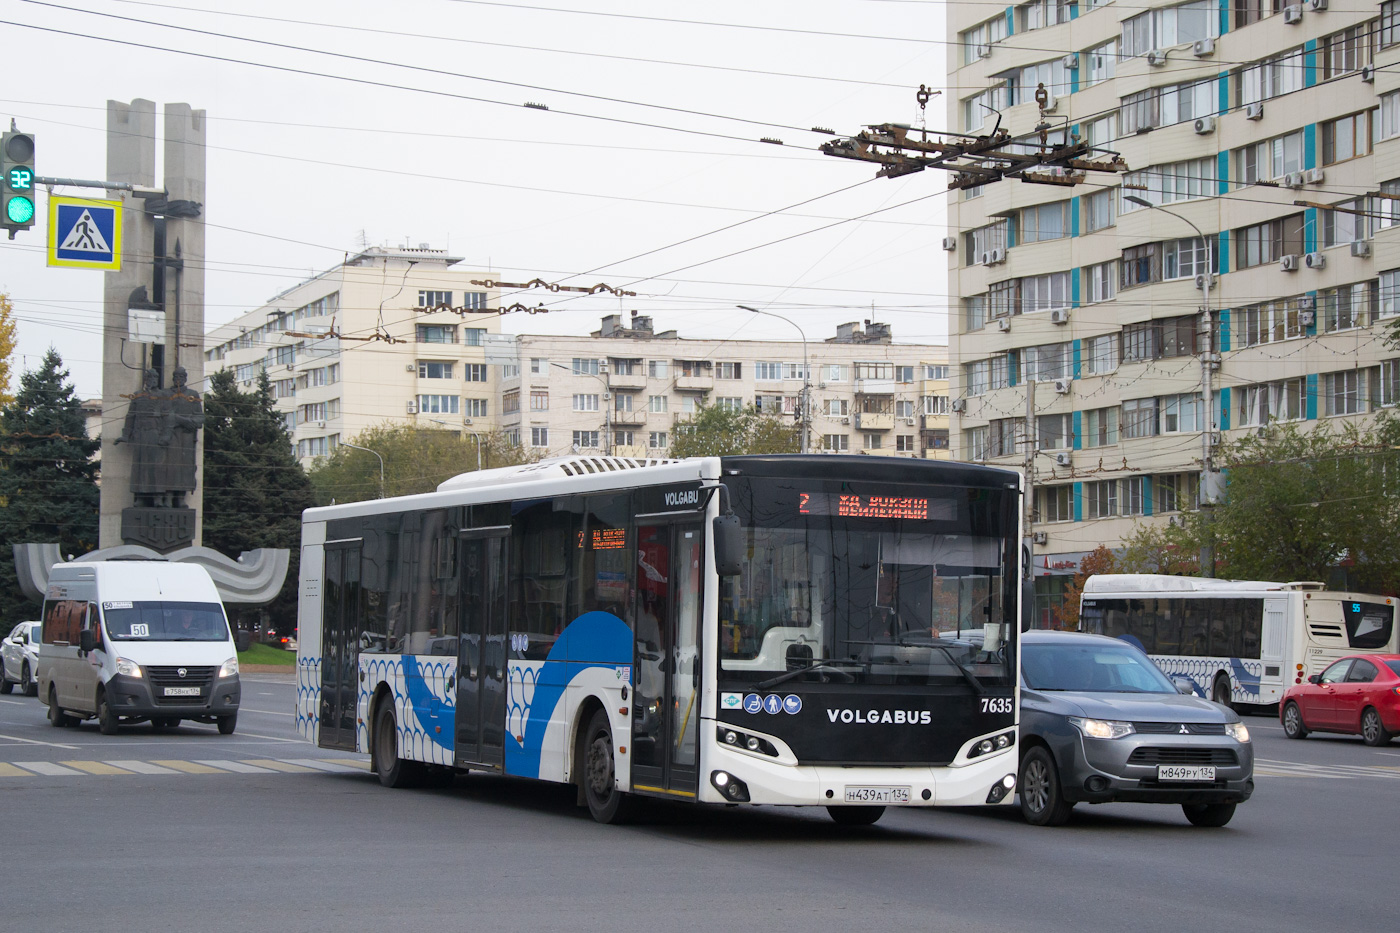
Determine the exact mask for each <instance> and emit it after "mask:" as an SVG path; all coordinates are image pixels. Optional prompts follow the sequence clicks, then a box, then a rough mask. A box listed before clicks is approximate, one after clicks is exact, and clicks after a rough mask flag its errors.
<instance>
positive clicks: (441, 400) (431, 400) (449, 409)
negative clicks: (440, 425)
mask: <svg viewBox="0 0 1400 933" xmlns="http://www.w3.org/2000/svg"><path fill="white" fill-rule="evenodd" d="M460 402H461V400H460V399H459V398H458V397H457V396H455V395H420V396H418V413H419V414H420V415H456V414H460V413H461V407H460Z"/></svg>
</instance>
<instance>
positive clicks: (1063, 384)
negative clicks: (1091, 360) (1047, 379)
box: [1055, 379, 1070, 395]
mask: <svg viewBox="0 0 1400 933" xmlns="http://www.w3.org/2000/svg"><path fill="white" fill-rule="evenodd" d="M1069 387H1070V381H1069V380H1068V379H1056V380H1055V392H1056V393H1058V394H1059V395H1068V394H1069Z"/></svg>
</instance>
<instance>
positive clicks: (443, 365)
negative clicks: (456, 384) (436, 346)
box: [418, 360, 453, 379]
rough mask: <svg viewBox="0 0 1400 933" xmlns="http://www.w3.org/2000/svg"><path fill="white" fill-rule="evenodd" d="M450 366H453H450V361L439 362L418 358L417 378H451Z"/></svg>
mask: <svg viewBox="0 0 1400 933" xmlns="http://www.w3.org/2000/svg"><path fill="white" fill-rule="evenodd" d="M452 368H453V367H452V364H451V363H447V362H439V361H437V360H419V361H418V378H419V379H451V378H452Z"/></svg>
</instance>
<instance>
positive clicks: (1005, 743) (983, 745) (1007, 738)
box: [967, 732, 1016, 758]
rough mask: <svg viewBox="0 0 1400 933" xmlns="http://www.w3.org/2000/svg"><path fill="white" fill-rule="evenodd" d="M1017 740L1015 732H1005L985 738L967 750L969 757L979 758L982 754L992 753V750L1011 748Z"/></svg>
mask: <svg viewBox="0 0 1400 933" xmlns="http://www.w3.org/2000/svg"><path fill="white" fill-rule="evenodd" d="M1015 741H1016V733H1015V732H1003V733H1002V734H1001V735H994V736H992V737H991V738H987V739H983V740H982V741H980V742H978V743H977V744H976V745H974V746H972V747H971V748H969V749H968V750H967V757H968V758H978V757H980V756H982V755H990V754H991V753H992V752H999V751H1001V750H1002V749H1004V748H1010V747H1011V745H1012V744H1013V743H1014V742H1015Z"/></svg>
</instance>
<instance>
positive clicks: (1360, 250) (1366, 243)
mask: <svg viewBox="0 0 1400 933" xmlns="http://www.w3.org/2000/svg"><path fill="white" fill-rule="evenodd" d="M1351 254H1352V255H1353V256H1355V257H1356V258H1358V259H1365V258H1366V257H1367V256H1370V255H1371V241H1370V240H1356V241H1355V242H1353V243H1352V244H1351Z"/></svg>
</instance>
